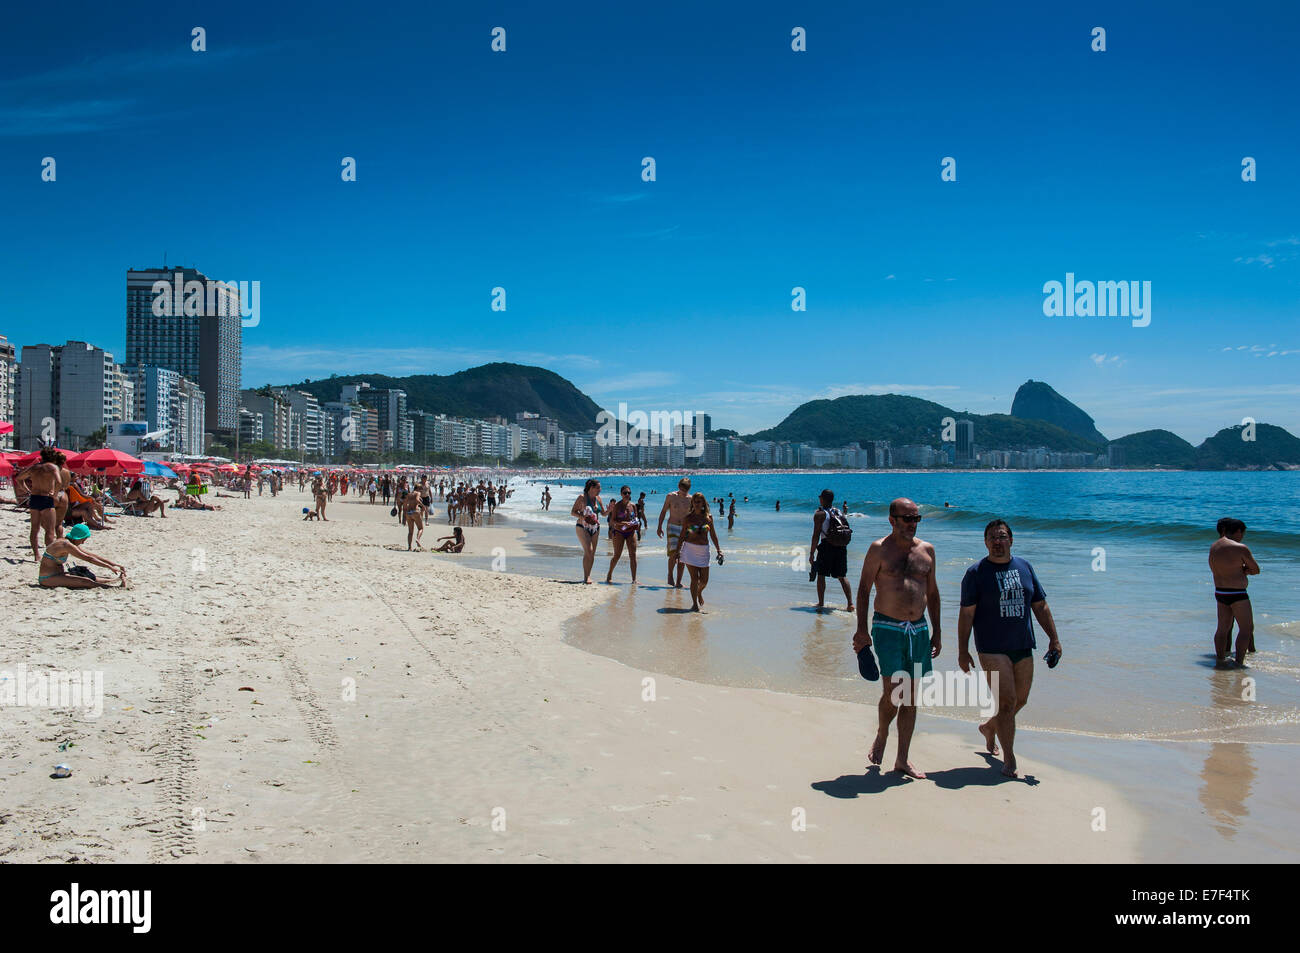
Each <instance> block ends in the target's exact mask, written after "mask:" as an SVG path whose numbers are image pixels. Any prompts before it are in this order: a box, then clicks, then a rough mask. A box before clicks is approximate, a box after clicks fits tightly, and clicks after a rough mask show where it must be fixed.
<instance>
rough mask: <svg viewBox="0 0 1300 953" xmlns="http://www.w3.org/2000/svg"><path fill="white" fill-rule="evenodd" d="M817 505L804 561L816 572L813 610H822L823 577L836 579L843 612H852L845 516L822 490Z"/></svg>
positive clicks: (849, 532) (827, 493) (849, 535)
mask: <svg viewBox="0 0 1300 953" xmlns="http://www.w3.org/2000/svg"><path fill="white" fill-rule="evenodd" d="M820 499H821V506H819V507H818V508H817V512H816V513H814V514H813V535H812V545H811V547H810V548H809V550H808V561H809V562H810V563H811V564H812V566H813V569H814V570H815V571H816V573H817V608H818V609H824V608H826V604H825V603H826V577H827V576H830V577H831V578H832V579H838V580H839V581H840V586H841V587H843V589H844V600H845V602H847V603H848V605H847V606H846V607H845V608H846V610H847V611H849V612H852V611H853V590H852V589H850V588H849V581H848V579H846V578H845V577H846V576H848V574H849V537H851V536H852V531H851V530H849V522H848V517H846V516H845V515H844V514H843V513H841V512H840V511H839V510H837V509H835V507H833V506H831V504H832V503H834V502H835V494H834V493H832V492H831V491H830V490H822V492H821V497H820ZM735 512H736V501H735V500H734V499H733V500H732V501H731V513H732V516H733V518H734V516H735Z"/></svg>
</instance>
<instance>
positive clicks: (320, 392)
mask: <svg viewBox="0 0 1300 953" xmlns="http://www.w3.org/2000/svg"><path fill="white" fill-rule="evenodd" d="M361 381H365V382H366V383H368V384H369V385H370V386H371V387H376V388H384V389H389V388H397V389H400V390H404V391H406V407H407V409H408V410H423V411H425V412H426V413H430V414H448V415H450V416H457V417H471V418H482V417H505V418H506V419H507V420H509V421H512V422H513V421H514V419H515V414H516V413H517V412H519V411H529V412H532V413H535V414H541V415H542V416H544V417H554V418H555V419H556V420H557V421H558V422H559V425H560V429H561V430H566V431H587V430H594V429H596V427H597V421H596V415H597V414H598V413H600V409H601V408H600V407H599V406H598V405H597V404H596V402H595V401H593V400H592V399H591V398H590V397H588V396H587V395H586V394H584V393H583V392H582V391H580V390H578V388H576V387H575V386H573V384H572V383H570V382H569V381H567V380H565V379H564V378H563V377H561V376H560V375H559V374H556V373H555V372H554V371H548V370H546V369H545V368H542V367H529V366H528V365H525V364H503V363H497V364H484V365H482V366H480V367H471V368H469V369H468V370H464V371H457V372H456V373H455V374H448V375H446V376H440V375H437V374H416V375H413V376H411V377H389V376H387V375H385V374H348V375H346V376H339V375H334V376H332V377H329V378H327V379H325V380H318V381H304V382H302V383H301V384H293V385H290V386H292V387H293V388H294V389H295V390H302V391H306V392H307V393H309V394H312V395H313V396H315V398H316V399H317V400H319V401H321V402H324V401H327V400H338V399H339V390H340V389H341V388H342V387H343V385H344V384H355V383H359V382H361Z"/></svg>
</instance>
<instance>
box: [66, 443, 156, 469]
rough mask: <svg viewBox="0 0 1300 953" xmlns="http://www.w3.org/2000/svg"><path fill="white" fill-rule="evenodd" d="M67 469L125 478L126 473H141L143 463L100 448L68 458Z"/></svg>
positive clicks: (127, 455)
mask: <svg viewBox="0 0 1300 953" xmlns="http://www.w3.org/2000/svg"><path fill="white" fill-rule="evenodd" d="M68 469H69V470H72V471H73V472H74V473H102V474H104V475H105V476H125V475H126V474H128V473H143V472H144V461H143V460H138V459H136V458H135V457H133V456H131V455H130V454H129V453H123V452H122V451H121V450H113V449H111V448H109V447H101V448H100V449H98V450H87V451H86V452H85V453H79V454H77V455H76V456H75V457H69V458H68Z"/></svg>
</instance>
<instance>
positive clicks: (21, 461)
mask: <svg viewBox="0 0 1300 953" xmlns="http://www.w3.org/2000/svg"><path fill="white" fill-rule="evenodd" d="M54 449H55V450H58V451H59V453H61V454H63V455H64V456H65V457H67V458H68V459H69V460H71V459H72V458H73V457H75V456H76V453H75V452H73V451H72V450H63V449H61V448H59V447H55V448H54ZM40 459H41V452H40V451H39V450H33V451H32V452H31V453H23V454H19V455H18V456H16V457H10V458H9V462H10V463H11V464H12V465H13V467H14V469H15V470H22V469H23V468H24V467H30V466H31V465H32V464H33V463H38V462H40Z"/></svg>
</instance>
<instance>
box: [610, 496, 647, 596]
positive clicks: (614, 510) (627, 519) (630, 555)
mask: <svg viewBox="0 0 1300 953" xmlns="http://www.w3.org/2000/svg"><path fill="white" fill-rule="evenodd" d="M640 528H641V517H640V516H638V515H637V512H636V504H634V503H633V502H632V490H631V488H630V487H626V486H625V487H623V488H622V489H620V490H619V499H618V502H616V503H614V504H612V505H611V506H610V508H609V536H610V539H612V540H613V541H614V555H613V556H612V557H611V558H610V560H609V572H607V573H605V582H607V583H608V582H612V581H613V578H614V567H615V566H617V565H618V558H619V557H620V556H622V555H623V549H624V547H626V548H627V560H628V562H629V563H631V565H632V585H634V586H635V585H636V533H637V530H638V529H640Z"/></svg>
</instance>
